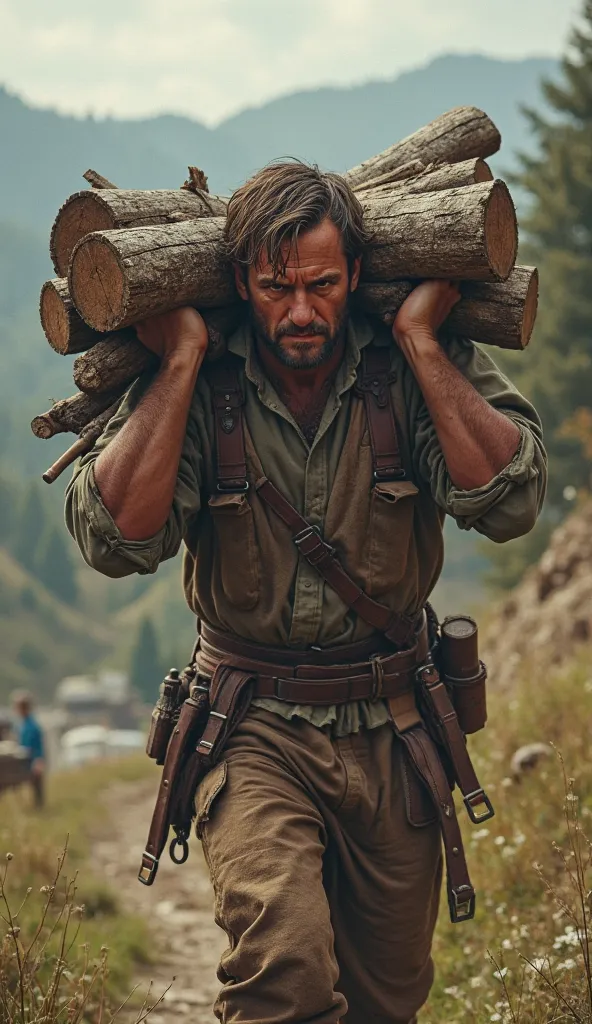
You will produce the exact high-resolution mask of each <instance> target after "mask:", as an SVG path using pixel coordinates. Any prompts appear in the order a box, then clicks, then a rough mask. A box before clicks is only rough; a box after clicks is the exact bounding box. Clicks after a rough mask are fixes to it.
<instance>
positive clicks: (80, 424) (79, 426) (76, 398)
mask: <svg viewBox="0 0 592 1024" xmlns="http://www.w3.org/2000/svg"><path fill="white" fill-rule="evenodd" d="M122 394H123V389H122V391H121V393H120V394H119V395H116V394H115V395H114V394H113V393H109V394H103V395H85V394H84V393H83V392H78V394H76V395H72V397H71V398H63V399H62V400H61V401H59V402H56V403H55V405H52V407H51V409H50V410H49V412H44V413H41V415H40V416H35V418H34V419H33V420H32V421H31V430H32V431H33V433H34V434H35V437H40V438H43V440H47V438H49V437H54V435H55V434H65V433H67V432H70V433H72V434H80V433H81V432H82V431H83V430H84V428H85V427H86V426H88V424H89V423H90V421H91V420H94V419H96V418H97V416H100V415H101V413H103V412H105V410H106V409H108V408H109V407H110V406H112V405H113V404H114V403H116V402H117V401H118V399H120V398H121V395H122Z"/></svg>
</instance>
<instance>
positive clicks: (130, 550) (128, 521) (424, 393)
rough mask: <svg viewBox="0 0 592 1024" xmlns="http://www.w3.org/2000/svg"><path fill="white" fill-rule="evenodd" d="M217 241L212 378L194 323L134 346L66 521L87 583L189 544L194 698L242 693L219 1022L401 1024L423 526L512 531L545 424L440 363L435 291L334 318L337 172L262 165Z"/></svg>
mask: <svg viewBox="0 0 592 1024" xmlns="http://www.w3.org/2000/svg"><path fill="white" fill-rule="evenodd" d="M227 242H228V252H229V256H230V257H231V259H232V260H233V261H234V266H235V274H236V285H237V289H238V292H239V295H240V297H241V298H242V299H243V301H244V302H245V304H246V310H247V313H248V316H247V318H246V320H245V323H244V324H243V325H242V326H241V328H240V329H239V330H238V331H237V333H236V334H234V335H233V336H232V337H231V338H230V340H229V342H228V349H229V354H228V356H227V357H226V358H225V360H223V362H222V369H220V368H219V367H218V368H217V366H216V364H213V365H212V366H211V367H208V364H207V363H206V364H205V365H202V364H203V360H204V356H205V354H206V349H207V344H208V338H207V331H206V328H205V325H204V323H203V321H202V319H201V317H200V316H199V314H198V313H196V312H195V310H192V309H179V310H176V311H173V312H171V313H167V314H165V315H162V316H158V317H154V318H153V319H152V320H147V321H144V322H143V323H141V324H138V327H137V329H138V334H139V337H140V339H141V340H142V342H143V343H144V344H145V345H146V346H147V347H148V348H150V349H151V350H152V351H153V352H156V353H157V354H158V355H159V356H160V357H161V364H160V369H159V371H158V372H157V373H156V374H155V375H154V376H153V377H152V378H146V379H144V380H141V381H140V382H138V384H136V385H135V386H134V387H133V388H132V390H131V392H130V393H129V395H128V397H127V398H126V400H125V401H124V402H123V405H122V407H121V409H120V411H119V413H118V414H117V416H115V417H114V419H113V420H112V421H111V423H110V425H109V427H108V429H107V431H106V433H105V434H104V436H103V437H102V438H101V439H100V441H99V442H98V444H97V446H96V447H95V449H94V450H93V451H92V452H91V453H90V454H88V455H87V456H85V457H84V458H83V459H82V460H81V463H80V466H79V468H78V469H77V471H76V473H75V476H74V479H73V481H72V483H71V485H70V487H69V490H68V494H67V520H68V525H69V528H70V530H71V532H72V533H73V534H74V536H75V537H76V540H77V542H78V544H79V546H80V549H81V551H82V553H83V555H84V557H85V559H86V560H87V562H89V563H90V564H91V565H93V566H94V567H95V568H97V569H98V570H99V571H101V572H104V573H106V574H107V575H110V576H124V575H126V574H128V573H131V572H141V573H146V572H154V571H155V570H156V569H157V567H158V565H159V564H160V562H161V561H162V560H163V559H165V558H170V557H172V556H173V555H174V554H175V552H176V551H177V550H178V548H179V545H180V543H181V541H182V540H184V541H185V544H186V546H187V551H186V554H185V563H184V582H185V592H186V595H187V599H188V601H189V604H190V606H191V607H192V609H193V610H194V611H195V612H196V614H197V615H198V616H199V619H200V620H201V630H202V638H201V647H200V650H199V651H198V654H197V665H198V669H199V672H200V678H201V680H202V682H203V680H204V679H205V678H207V677H208V676H213V680H217V679H219V678H221V675H220V669H221V668H222V669H223V668H224V667H225V666H226V667H228V666H229V672H230V676H231V677H232V679H234V680H236V678H238V676H237V672H239V670H243V672H244V675H245V677H246V678H249V679H250V682H251V685H252V687H253V697H252V700H251V704H250V708H249V711H248V714H247V715H246V717H244V719H243V721H242V722H241V723H240V724H239V725H238V726H237V727H236V728H235V729H234V732H233V733H232V734H231V735H230V737H229V738H228V739H227V741H226V745H225V749H224V751H223V754H222V758H221V759H219V760H218V763H217V764H216V765H215V767H214V768H213V770H211V771H210V772H209V773H208V774H207V775H206V776H205V778H204V779H203V780H202V781H201V783H200V784H199V787H198V791H197V794H196V809H197V828H198V833H199V835H200V838H201V839H202V842H203V846H204V851H205V854H206V857H207V860H208V864H209V867H210V871H211V876H212V881H213V886H214V891H215V896H216V917H217V920H218V921H219V923H220V924H221V926H222V927H223V928H224V929H225V930H226V933H227V935H228V939H229V948H228V950H227V952H226V953H225V954H224V955H223V957H222V962H221V964H220V969H219V977H220V980H221V981H222V983H223V987H222V991H221V993H220V996H219V999H218V1002H217V1004H216V1013H217V1015H218V1017H219V1018H220V1020H222V1021H225V1022H238V1021H241V1022H251V1024H255V1022H257V1024H263V1022H266V1024H271V1022H273V1024H280V1022H282V1024H283V1022H288V1021H289V1022H309V1021H310V1022H312V1021H314V1022H315V1024H336V1022H338V1021H340V1020H341V1021H347V1022H351V1024H363V1022H368V1021H373V1022H377V1024H378V1022H384V1024H386V1022H389V1024H408V1022H411V1021H414V1020H415V1015H416V1013H417V1011H418V1010H419V1008H420V1007H421V1005H422V1004H423V1003H424V1002H425V1000H426V998H427V995H428V992H429V988H430V985H431V982H432V978H433V966H432V961H431V957H430V947H431V939H432V933H433V929H434V925H435V920H436V915H437V906H438V896H439V889H440V874H441V854H440V840H439V830H438V824H437V820H436V819H437V814H436V813H435V810H434V806H433V805H432V804H430V802H429V800H428V801H426V793H427V790H426V789H425V788H422V786H421V785H419V787H418V784H417V779H416V777H415V774H414V771H413V770H410V761H409V759H408V757H407V755H406V754H405V751H406V750H407V748H408V746H409V743H408V741H409V736H412V737H415V738H417V737H418V736H419V733H418V729H419V731H420V733H421V736H422V737H423V738H425V730H424V729H423V725H422V723H421V719H420V717H419V714H418V711H417V707H416V705H415V697H414V691H413V686H412V684H409V685H408V686H407V688H406V689H404V688H401V686H399V688H397V687H398V685H399V684H398V682H397V680H399V683H400V682H401V680H402V679H403V678H404V679H406V680H409V679H411V678H414V676H413V673H411V675H410V674H409V673H410V668H409V666H410V665H411V662H412V668H413V672H415V669H416V668H417V667H418V666H419V664H420V662H421V658H422V657H425V656H426V654H427V647H426V646H425V642H424V641H425V636H426V627H425V616H423V613H422V609H423V607H424V605H425V602H426V600H427V598H428V596H429V594H430V592H431V590H432V588H433V587H434V584H435V583H436V580H437V578H438V575H439V573H440V569H441V565H442V556H443V545H442V524H443V520H444V517H445V514H446V513H448V514H449V515H451V516H453V517H454V518H455V519H456V521H457V523H458V524H459V526H460V527H461V528H463V529H469V528H471V527H472V528H474V529H476V530H478V531H479V532H480V533H482V534H484V535H486V536H488V537H491V538H492V539H493V540H496V541H500V542H502V541H506V540H510V539H511V538H513V537H517V536H519V535H520V534H523V533H526V532H527V531H528V530H530V529H531V528H532V526H533V525H534V522H535V520H536V517H537V514H538V512H539V510H540V507H541V503H542V500H543V495H544V490H545V480H546V458H545V452H544V449H543V446H542V440H541V428H540V423H539V420H538V418H537V416H536V413H535V412H534V410H533V409H532V407H531V406H530V405H529V403H528V402H527V401H526V400H525V399H524V398H523V397H522V396H521V395H520V394H519V393H518V392H517V391H516V390H515V389H514V388H513V387H512V385H511V384H510V383H509V382H508V381H507V379H506V378H505V377H503V376H502V374H501V373H500V372H499V371H498V370H497V368H496V367H495V365H494V363H493V362H492V360H491V359H490V358H489V356H488V355H486V354H484V353H483V352H482V351H481V350H479V349H477V348H476V347H475V346H474V345H473V344H472V343H471V342H470V341H466V340H463V339H460V338H459V339H450V340H447V341H445V342H442V344H440V342H439V339H438V331H439V328H440V327H441V325H442V323H443V321H444V320H445V319H446V317H447V315H448V314H449V312H450V310H451V308H452V306H453V305H454V303H455V302H456V301H457V299H458V292H457V290H456V288H455V286H454V285H453V284H451V283H449V282H445V281H430V282H425V283H423V284H421V285H419V286H418V287H417V288H416V289H415V291H414V292H413V293H412V294H411V295H410V296H409V298H408V299H407V301H406V302H405V303H404V305H403V307H402V309H401V310H400V312H399V315H398V317H397V320H396V322H395V324H394V329H393V332H392V336H391V332H390V331H388V330H387V329H386V328H385V327H383V326H381V325H376V324H370V323H369V322H368V321H367V320H366V319H365V318H364V317H362V316H359V315H357V314H356V313H355V311H354V308H353V301H352V300H353V297H354V294H353V293H355V290H356V287H357V284H358V280H359V276H360V270H361V265H362V259H363V251H364V245H365V242H366V238H365V233H364V227H363V219H362V211H361V208H360V206H359V203H358V201H357V200H356V198H355V196H354V195H353V194H352V192H351V191H350V189H349V188H348V186H347V184H346V183H345V181H344V180H343V179H342V178H340V177H339V176H337V175H332V174H322V173H321V172H319V170H318V169H317V168H315V167H309V166H306V165H304V164H301V163H283V164H282V163H280V164H275V165H272V166H270V167H268V168H265V169H264V170H263V171H261V172H259V174H257V175H255V177H254V178H253V179H252V180H251V181H250V182H248V183H247V184H246V185H245V186H243V187H242V188H241V189H239V190H238V191H237V192H236V193H235V195H234V196H233V198H232V200H231V202H230V206H229V210H228V220H227ZM393 339H394V340H393ZM233 381H235V383H233ZM391 409H392V410H394V419H392V418H391V412H390V410H391ZM385 416H386V419H385ZM303 521H305V522H304V528H303V529H300V526H301V524H302V522H303ZM323 538H324V541H323ZM324 542H326V543H324ZM328 545H331V547H328ZM336 566H337V567H339V566H341V568H342V569H343V570H344V574H345V579H346V582H345V583H344V574H341V575H340V573H339V569H338V571H337V574H336ZM321 571H322V572H323V573H324V575H321ZM337 577H339V578H337ZM329 579H330V581H331V582H328V581H329ZM336 588H337V589H336ZM360 588H361V589H360ZM338 591H339V592H338ZM362 591H363V592H365V596H364V593H362ZM371 619H372V620H373V621H374V620H375V621H376V622H378V621H379V620H380V622H383V625H381V626H378V627H377V626H376V624H375V625H373V624H372V622H371V621H370V620H371ZM422 637H423V638H424V639H423V640H422V639H421V638H422ZM422 644H424V646H423V649H422V650H421V651H420V647H421V645H422ZM396 659H399V661H396ZM401 659H402V660H401ZM395 662H396V664H398V665H399V666H404V667H400V668H399V670H398V671H394V672H393V671H392V665H393V664H395ZM267 665H269V668H268V669H267V668H266V666H267ZM222 674H223V673H222ZM239 675H240V672H239ZM311 675H312V677H313V678H312V679H311V678H310V677H311ZM345 677H347V678H345ZM307 680H308V682H307ZM368 680H372V689H370V683H369V682H368ZM213 686H214V681H213V682H212V687H213ZM354 691H355V693H356V695H359V694H361V696H359V699H347V698H348V694H350V693H353V692H354ZM329 693H330V694H331V699H329V698H328V696H324V694H327V695H328V694H329ZM381 693H382V694H387V693H388V696H389V699H388V700H386V699H382V698H381ZM410 701H411V703H410ZM411 727H412V728H411ZM420 748H421V743H420ZM409 749H410V750H411V751H412V755H413V756H417V757H418V758H419V759H420V760H421V756H422V753H421V751H422V749H424V748H421V749H419V748H417V747H414V746H413V744H412V745H411V746H409ZM430 756H431V755H430ZM438 770H440V765H439V762H438ZM418 777H419V776H418ZM448 792H449V791H448ZM443 806H444V809H445V814H444V816H443V817H442V823H441V824H442V828H443V830H444V831H445V830H446V828H447V827H448V823H447V821H446V820H445V818H446V816H450V815H453V812H452V810H451V809H450V807H449V805H447V804H446V803H445V802H444V804H443ZM454 820H455V819H454ZM447 850H448V852H449V853H450V857H449V861H450V864H449V867H450V866H452V870H453V871H454V868H455V865H454V863H452V862H453V861H454V856H455V855H459V856H460V851H459V848H458V847H456V846H454V847H453V848H452V849H450V844H449V846H448V847H447ZM460 888H461V889H462V888H463V887H462V886H461V887H460ZM465 888H467V887H465ZM449 895H450V889H449ZM189 955H190V954H189Z"/></svg>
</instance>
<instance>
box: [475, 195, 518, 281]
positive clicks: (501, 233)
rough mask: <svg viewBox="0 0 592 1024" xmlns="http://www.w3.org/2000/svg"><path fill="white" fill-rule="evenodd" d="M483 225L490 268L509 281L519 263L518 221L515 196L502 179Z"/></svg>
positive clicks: (491, 197) (488, 203)
mask: <svg viewBox="0 0 592 1024" xmlns="http://www.w3.org/2000/svg"><path fill="white" fill-rule="evenodd" d="M483 228H484V233H485V248H486V252H487V255H488V258H489V265H490V267H491V271H492V273H493V274H494V275H495V277H497V279H498V280H499V281H506V280H507V279H508V277H509V276H510V274H511V273H512V270H513V269H514V266H515V263H516V256H517V253H518V223H517V220H516V210H515V209H514V203H513V202H512V197H511V195H510V192H509V190H508V187H507V185H506V184H505V183H504V182H503V181H496V182H494V184H493V186H492V189H491V193H490V195H489V199H488V202H487V210H486V212H485V220H484V225H483Z"/></svg>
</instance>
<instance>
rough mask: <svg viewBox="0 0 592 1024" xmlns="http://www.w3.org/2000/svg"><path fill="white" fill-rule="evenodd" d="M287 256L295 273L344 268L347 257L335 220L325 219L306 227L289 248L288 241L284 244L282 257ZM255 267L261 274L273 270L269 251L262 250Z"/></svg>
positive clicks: (284, 258) (287, 264) (287, 260)
mask: <svg viewBox="0 0 592 1024" xmlns="http://www.w3.org/2000/svg"><path fill="white" fill-rule="evenodd" d="M284 260H285V264H286V270H287V271H292V272H293V273H295V272H298V271H303V272H308V273H312V272H314V273H317V272H323V271H324V270H329V269H331V270H335V269H342V267H343V266H344V265H346V264H347V260H346V257H345V253H344V251H343V240H342V236H341V232H340V231H339V228H337V227H336V226H335V224H333V222H332V221H330V220H327V219H325V220H323V221H321V223H320V224H317V225H316V227H314V228H310V230H308V231H303V232H302V233H301V234H300V235H299V237H298V244H297V245H295V246H292V248H291V249H290V246H289V244H288V243H287V242H286V243H285V245H284V246H283V247H282V261H284ZM256 270H257V274H258V275H262V276H267V275H268V274H270V273H273V269H272V267H271V265H270V263H269V260H268V258H267V254H266V253H264V252H263V253H262V254H261V258H260V260H259V261H258V263H257V267H256Z"/></svg>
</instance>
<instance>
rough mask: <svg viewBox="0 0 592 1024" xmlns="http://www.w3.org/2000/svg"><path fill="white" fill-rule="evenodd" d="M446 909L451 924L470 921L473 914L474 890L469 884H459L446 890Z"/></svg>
mask: <svg viewBox="0 0 592 1024" xmlns="http://www.w3.org/2000/svg"><path fill="white" fill-rule="evenodd" d="M448 909H449V910H450V920H451V921H452V923H453V924H459V923H460V922H461V921H472V920H473V918H474V916H475V890H474V889H473V888H472V886H470V885H459V886H458V887H457V888H456V889H453V888H450V889H449V890H448Z"/></svg>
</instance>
